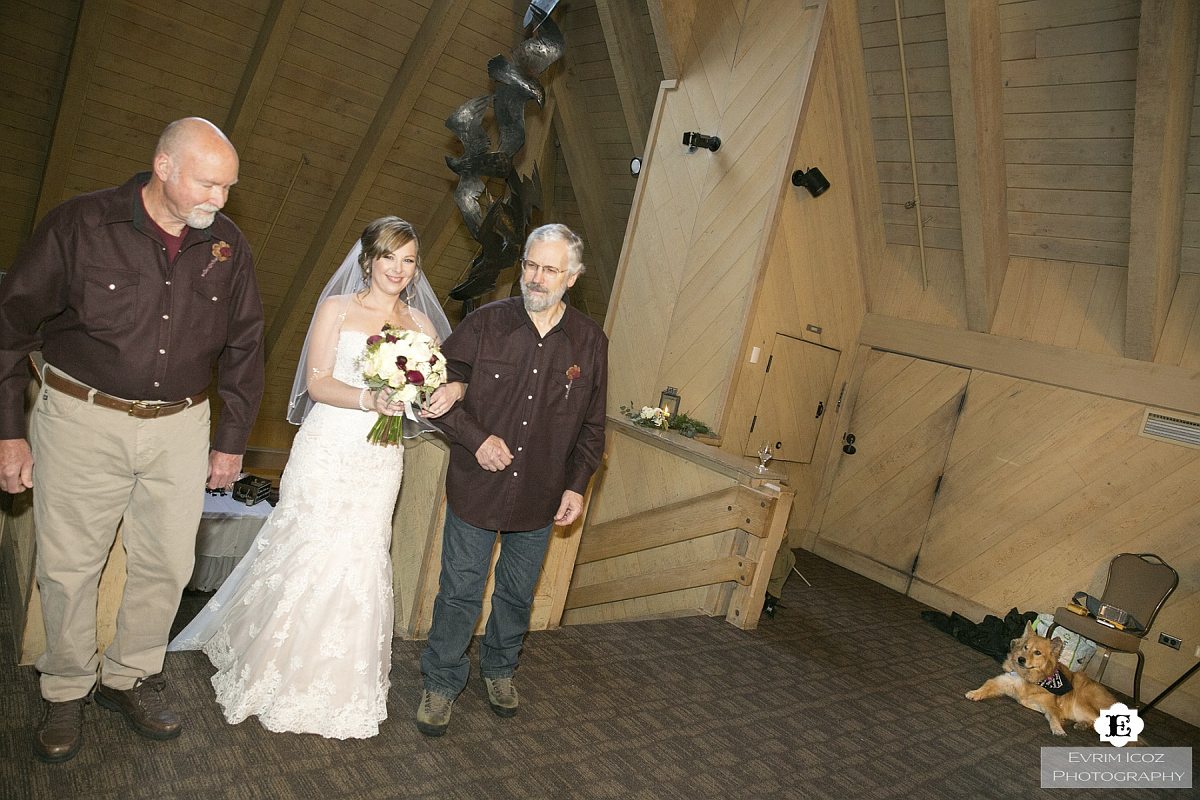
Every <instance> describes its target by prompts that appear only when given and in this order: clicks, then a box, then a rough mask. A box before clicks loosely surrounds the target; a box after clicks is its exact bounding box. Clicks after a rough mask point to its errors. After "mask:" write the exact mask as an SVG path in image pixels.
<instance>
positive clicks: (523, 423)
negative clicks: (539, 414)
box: [521, 422, 529, 425]
mask: <svg viewBox="0 0 1200 800" xmlns="http://www.w3.org/2000/svg"><path fill="white" fill-rule="evenodd" d="M521 424H522V425H528V424H529V423H528V422H522V423H521Z"/></svg>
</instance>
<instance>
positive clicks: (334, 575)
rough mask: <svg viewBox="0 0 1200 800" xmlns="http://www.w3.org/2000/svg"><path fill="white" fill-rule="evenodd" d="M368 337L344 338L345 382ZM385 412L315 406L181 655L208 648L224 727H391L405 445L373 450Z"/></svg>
mask: <svg viewBox="0 0 1200 800" xmlns="http://www.w3.org/2000/svg"><path fill="white" fill-rule="evenodd" d="M367 336H368V334H366V333H362V332H359V331H350V330H344V331H342V332H341V334H340V335H339V337H338V347H337V359H336V364H335V367H334V370H333V375H334V377H336V378H337V379H338V380H341V381H344V382H345V383H348V384H351V385H353V386H362V385H363V380H362V375H361V373H360V371H359V370H358V369H357V368H356V365H355V361H356V359H357V358H358V356H359V355H360V354H361V353H362V351H363V348H364V347H365V345H366V340H367ZM377 418H378V417H377V415H376V414H374V413H370V414H364V413H363V412H362V411H359V410H358V409H345V408H336V407H334V406H328V405H325V404H323V403H317V404H316V405H314V406H313V409H312V411H311V412H310V413H309V415H308V417H307V418H306V419H305V420H304V424H303V425H302V426H301V428H300V430H299V432H298V433H297V434H296V438H295V441H294V443H293V444H292V451H291V455H290V456H289V458H288V463H287V467H286V468H285V469H284V472H283V478H282V481H281V483H280V496H279V504H278V505H277V506H276V507H275V509H274V511H272V513H271V516H270V517H269V518H268V519H267V521H266V523H265V524H264V525H263V528H262V530H261V531H260V532H259V534H258V537H257V538H256V539H255V541H254V544H253V545H251V548H250V551H249V552H248V553H247V554H246V556H245V558H243V559H242V561H241V562H240V563H239V564H238V566H237V567H236V568H235V569H234V571H233V573H232V574H230V576H229V577H228V578H227V579H226V581H225V583H224V584H222V586H221V588H220V589H219V590H218V591H217V593H216V594H215V595H214V596H213V598H212V600H210V601H209V603H208V605H206V606H205V607H204V609H203V610H202V611H201V612H200V613H199V615H197V616H196V618H195V619H194V620H192V622H191V623H190V624H189V625H188V626H187V627H186V628H184V630H183V631H182V632H180V634H179V635H178V636H177V637H176V638H175V639H174V640H173V641H172V642H171V644H170V645H169V647H168V649H170V650H203V651H204V652H205V653H206V654H207V655H208V657H209V659H210V660H211V661H212V663H213V665H214V666H216V667H217V673H216V674H215V675H213V677H212V685H213V688H214V689H216V696H217V702H218V703H219V704H220V705H221V707H222V708H223V709H224V712H225V719H226V720H228V721H229V722H230V723H238V722H241V721H242V720H244V719H245V718H246V717H248V716H250V715H256V716H258V718H259V721H260V722H261V723H262V725H263V726H264V727H266V728H267V729H268V730H272V731H292V732H298V733H317V734H320V735H321V736H325V737H329V738H335V739H348V738H365V737H369V736H374V735H375V734H377V733H378V732H379V723H380V722H381V721H383V720H384V719H386V718H387V694H388V686H389V681H388V672H389V670H390V668H391V639H392V614H393V610H392V562H391V558H390V555H389V547H390V543H391V538H392V511H393V509H394V507H395V504H396V495H397V493H398V492H399V490H400V477H401V472H402V469H403V458H404V448H403V447H401V446H397V447H381V446H379V445H374V444H369V443H368V442H367V438H366V437H367V432H368V431H369V430H370V428H371V426H372V425H373V424H374V422H375V420H376V419H377Z"/></svg>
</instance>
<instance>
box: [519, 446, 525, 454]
mask: <svg viewBox="0 0 1200 800" xmlns="http://www.w3.org/2000/svg"><path fill="white" fill-rule="evenodd" d="M524 449H525V448H524V447H518V448H517V452H518V453H519V452H521V451H522V450H524Z"/></svg>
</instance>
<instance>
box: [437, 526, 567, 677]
mask: <svg viewBox="0 0 1200 800" xmlns="http://www.w3.org/2000/svg"><path fill="white" fill-rule="evenodd" d="M552 528H553V523H550V524H549V525H547V526H546V527H544V528H539V529H538V530H535V531H501V532H500V558H499V560H498V561H497V562H496V586H495V589H494V590H493V592H492V613H491V615H490V616H488V621H487V628H486V629H485V631H484V634H483V643H482V645H481V646H480V648H479V671H480V672H482V673H483V676H484V677H486V678H504V677H508V676H509V675H512V674H513V672H514V671H515V670H516V668H517V657H518V656H519V655H520V653H521V643H522V642H523V640H524V638H525V633H526V631H528V630H529V612H530V609H531V608H532V606H533V590H534V587H535V586H536V585H537V579H538V575H539V574H541V571H542V560H543V559H544V558H545V556H546V546H547V545H548V544H549V542H550V531H551V529H552ZM495 542H496V531H489V530H486V529H484V528H476V527H475V526H474V525H471V524H469V523H467V522H464V521H463V520H461V519H459V518H458V517H457V516H456V515H455V514H454V512H453V511H451V510H450V507H449V506H446V526H445V528H444V529H443V532H442V574H441V578H440V580H439V583H438V595H437V599H436V600H435V601H434V603H433V626H432V627H431V628H430V629H429V641H428V643H427V644H426V647H425V651H424V652H423V653H421V674H422V675H423V676H424V677H425V688H426V689H427V690H429V691H431V692H435V693H437V694H441V695H445V696H446V697H457V696H458V694H459V693H460V692H461V691H462V690H463V687H465V686H466V685H467V678H468V677H469V676H470V674H471V661H470V659H469V658H468V657H467V647H468V646H469V645H470V644H471V636H472V634H474V632H475V622H476V621H477V620H478V619H479V612H480V611H482V609H483V589H484V585H485V584H486V583H487V574H488V566H489V565H490V563H491V560H492V547H493V545H494V544H495Z"/></svg>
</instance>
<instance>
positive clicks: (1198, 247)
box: [1179, 55, 1200, 273]
mask: <svg viewBox="0 0 1200 800" xmlns="http://www.w3.org/2000/svg"><path fill="white" fill-rule="evenodd" d="M1196 76H1197V78H1200V55H1197V56H1196ZM1194 91H1195V101H1194V102H1193V103H1192V128H1191V136H1190V137H1189V139H1188V160H1187V163H1188V171H1187V183H1186V187H1187V188H1186V191H1185V194H1184V199H1183V244H1182V247H1181V257H1180V260H1179V271H1180V272H1193V273H1195V272H1200V110H1198V109H1200V79H1198V80H1197V81H1196V87H1195V90H1194Z"/></svg>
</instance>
